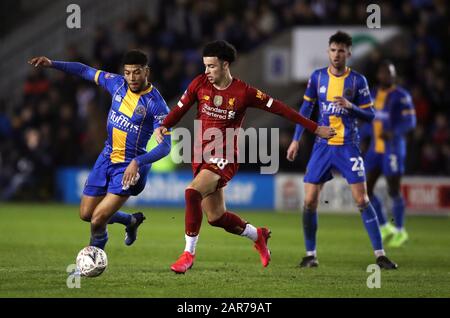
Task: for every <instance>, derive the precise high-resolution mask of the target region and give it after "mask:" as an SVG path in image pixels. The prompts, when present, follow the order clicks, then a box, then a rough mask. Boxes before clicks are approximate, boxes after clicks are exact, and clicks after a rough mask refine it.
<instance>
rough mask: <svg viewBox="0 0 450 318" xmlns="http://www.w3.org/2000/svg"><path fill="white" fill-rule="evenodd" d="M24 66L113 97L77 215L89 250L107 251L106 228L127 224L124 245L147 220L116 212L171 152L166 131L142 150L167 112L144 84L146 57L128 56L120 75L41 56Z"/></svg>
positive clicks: (133, 53)
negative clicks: (87, 229)
mask: <svg viewBox="0 0 450 318" xmlns="http://www.w3.org/2000/svg"><path fill="white" fill-rule="evenodd" d="M28 63H29V64H31V65H33V66H35V67H38V66H41V67H50V68H54V69H58V70H61V71H63V72H66V73H69V74H72V75H76V76H80V77H81V78H83V79H85V80H88V81H92V82H95V83H96V84H97V85H100V86H101V87H103V88H105V89H106V90H107V91H108V92H109V93H110V94H111V97H112V98H111V108H110V110H109V113H108V119H107V134H108V138H107V140H106V142H105V147H104V149H103V151H102V152H101V153H100V155H99V156H98V159H97V161H96V163H95V165H94V168H93V169H92V170H91V172H90V174H89V176H88V179H87V181H86V184H85V186H84V190H83V195H82V198H81V203H80V217H81V219H82V220H84V221H86V222H90V225H91V237H90V243H89V245H90V246H95V247H97V248H100V249H102V250H104V249H105V245H106V242H107V241H108V232H107V225H108V224H112V223H121V224H123V225H125V226H126V228H125V233H126V234H125V244H126V245H131V244H133V243H134V241H135V240H136V238H137V230H138V227H139V226H140V225H141V223H142V222H143V221H144V220H145V217H144V215H143V214H142V213H141V212H138V213H134V214H128V213H125V212H122V211H119V209H120V208H121V207H122V206H123V204H124V203H125V202H126V201H127V200H128V198H129V197H130V196H137V195H138V194H139V193H141V192H142V191H143V190H144V188H145V184H146V181H147V174H148V172H149V170H150V168H151V165H152V163H153V162H155V161H158V160H159V159H161V158H163V157H165V156H167V155H168V154H169V152H170V149H171V138H170V132H168V131H165V133H164V136H162V137H161V140H160V143H159V144H158V146H156V147H155V148H153V149H152V150H151V151H149V152H147V151H146V146H147V142H148V141H149V139H150V137H151V136H152V134H153V132H154V131H155V129H157V128H158V127H159V126H160V124H161V123H162V120H163V119H164V117H165V116H166V115H167V114H168V112H169V108H168V107H167V104H166V102H165V101H164V99H163V97H162V96H161V95H160V93H159V92H158V90H157V89H156V88H155V87H154V86H153V85H152V84H151V83H150V82H149V81H148V76H149V73H150V70H149V67H148V65H147V64H148V60H147V56H146V55H145V54H144V53H142V52H141V51H137V50H132V51H129V52H127V53H126V54H125V56H124V58H123V69H124V74H123V76H122V75H118V74H112V73H107V72H104V71H101V70H96V69H94V68H92V67H89V66H87V65H84V64H81V63H76V62H61V61H53V60H50V59H48V58H47V57H45V56H40V57H34V58H32V59H31V60H30V61H29V62H28Z"/></svg>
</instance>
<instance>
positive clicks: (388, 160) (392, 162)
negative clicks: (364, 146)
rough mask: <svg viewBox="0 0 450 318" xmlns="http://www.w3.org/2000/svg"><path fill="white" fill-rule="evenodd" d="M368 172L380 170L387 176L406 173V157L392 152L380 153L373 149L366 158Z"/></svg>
mask: <svg viewBox="0 0 450 318" xmlns="http://www.w3.org/2000/svg"><path fill="white" fill-rule="evenodd" d="M364 162H365V165H366V171H373V170H375V169H379V170H380V171H381V173H382V174H384V175H385V176H388V177H389V176H398V175H402V174H404V173H405V156H404V155H401V154H396V153H392V152H386V153H378V152H375V151H374V150H373V149H370V150H368V151H367V153H366V155H365V156H364Z"/></svg>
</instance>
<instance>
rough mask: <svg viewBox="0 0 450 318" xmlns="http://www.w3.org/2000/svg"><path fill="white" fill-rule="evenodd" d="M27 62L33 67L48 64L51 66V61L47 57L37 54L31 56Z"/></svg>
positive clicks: (47, 65) (46, 65)
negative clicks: (36, 55)
mask: <svg viewBox="0 0 450 318" xmlns="http://www.w3.org/2000/svg"><path fill="white" fill-rule="evenodd" d="M28 64H31V65H33V66H34V67H37V66H43V67H50V66H52V61H51V60H50V59H49V58H48V57H45V56H38V57H33V58H32V59H31V60H29V61H28Z"/></svg>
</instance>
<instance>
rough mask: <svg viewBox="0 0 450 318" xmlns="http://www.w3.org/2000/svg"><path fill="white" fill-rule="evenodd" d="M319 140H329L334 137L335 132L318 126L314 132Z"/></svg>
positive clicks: (326, 127)
mask: <svg viewBox="0 0 450 318" xmlns="http://www.w3.org/2000/svg"><path fill="white" fill-rule="evenodd" d="M314 133H315V134H316V135H317V136H319V137H320V138H325V139H330V138H331V137H334V136H336V130H335V129H334V128H331V127H328V126H319V127H317V129H316V131H315V132H314Z"/></svg>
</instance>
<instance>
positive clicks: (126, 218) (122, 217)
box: [108, 211, 132, 226]
mask: <svg viewBox="0 0 450 318" xmlns="http://www.w3.org/2000/svg"><path fill="white" fill-rule="evenodd" d="M131 219H132V216H131V214H128V213H125V212H122V211H117V212H116V213H114V214H113V215H112V217H111V218H110V219H109V221H108V224H113V223H120V224H123V225H125V226H127V225H129V224H130V223H131Z"/></svg>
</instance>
